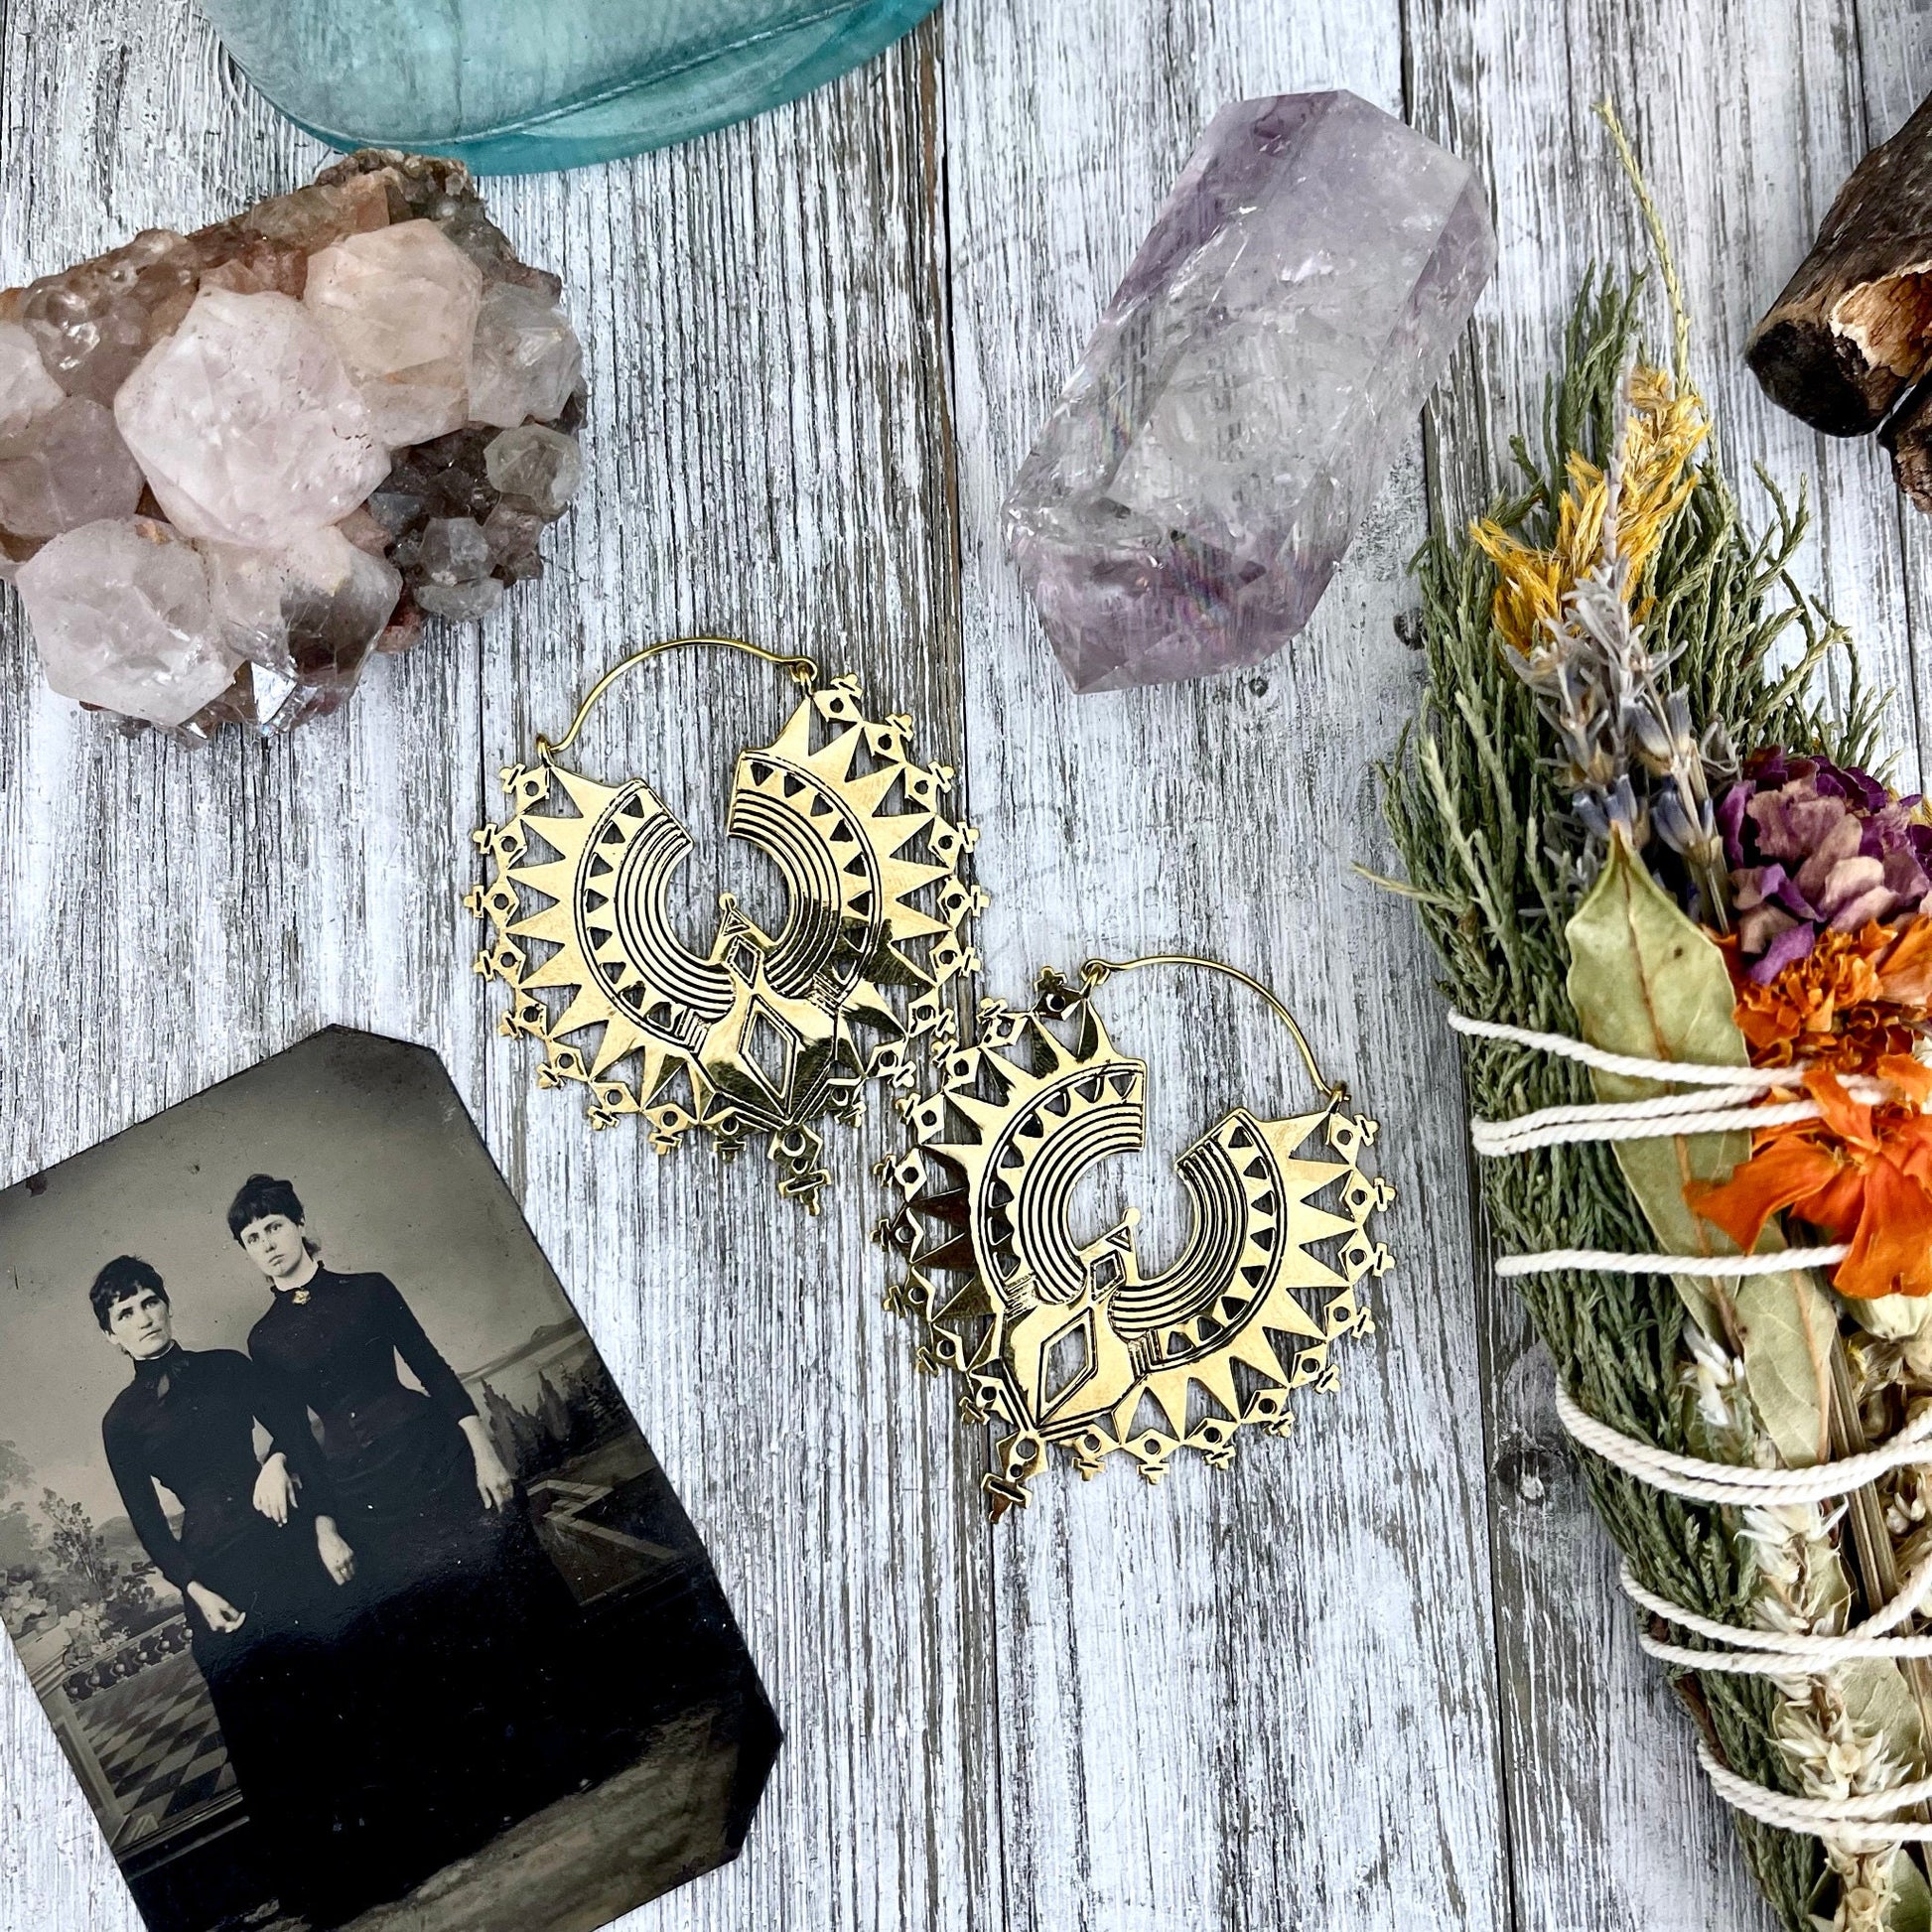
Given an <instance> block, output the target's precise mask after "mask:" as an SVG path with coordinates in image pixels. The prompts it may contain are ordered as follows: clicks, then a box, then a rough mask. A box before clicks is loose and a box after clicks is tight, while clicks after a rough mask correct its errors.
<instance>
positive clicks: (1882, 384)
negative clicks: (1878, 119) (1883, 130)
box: [1744, 98, 1932, 436]
mask: <svg viewBox="0 0 1932 1932" xmlns="http://www.w3.org/2000/svg"><path fill="white" fill-rule="evenodd" d="M1744 357H1745V360H1746V361H1748V362H1749V363H1750V365H1751V367H1752V369H1753V370H1754V371H1755V372H1756V374H1757V379H1758V380H1759V381H1760V382H1761V383H1762V384H1763V385H1764V389H1765V393H1766V394H1768V395H1769V396H1770V398H1771V400H1772V401H1773V402H1775V403H1776V404H1778V406H1779V407H1780V408H1783V409H1788V410H1790V412H1791V413H1792V414H1793V415H1794V416H1797V417H1800V418H1802V419H1803V420H1804V421H1805V422H1807V423H1810V424H1811V425H1812V426H1813V427H1814V428H1815V429H1821V430H1824V431H1825V432H1827V434H1829V435H1832V436H1863V435H1864V434H1866V433H1867V432H1868V431H1870V430H1874V429H1876V428H1877V427H1878V425H1879V424H1880V423H1881V422H1882V421H1883V420H1884V418H1885V415H1886V413H1887V412H1888V411H1889V410H1890V409H1891V407H1892V405H1893V404H1894V403H1896V402H1897V401H1898V399H1899V397H1900V396H1902V395H1904V393H1905V392H1906V390H1907V389H1909V388H1910V387H1911V385H1912V384H1913V383H1914V382H1916V381H1917V380H1918V379H1919V377H1920V376H1922V375H1924V374H1925V373H1926V372H1927V369H1928V368H1932V98H1928V99H1926V100H1923V101H1921V102H1920V103H1919V105H1918V108H1917V109H1916V111H1915V112H1914V113H1913V115H1912V117H1911V119H1910V120H1908V121H1907V122H1906V123H1905V125H1904V126H1903V127H1901V128H1900V129H1899V130H1898V132H1897V133H1896V134H1894V135H1893V136H1892V137H1891V139H1890V140H1889V141H1887V142H1885V144H1884V145H1883V146H1882V147H1877V148H1874V149H1872V151H1871V152H1870V153H1869V154H1868V155H1866V156H1865V158H1864V159H1863V161H1862V162H1860V163H1859V165H1858V167H1857V168H1856V169H1855V170H1854V171H1853V174H1852V177H1851V179H1850V180H1849V181H1848V182H1847V183H1846V184H1845V186H1844V187H1843V188H1842V189H1841V190H1840V191H1839V195H1838V199H1837V200H1836V201H1835V202H1834V203H1833V204H1832V207H1831V212H1830V213H1829V214H1827V215H1826V217H1825V223H1824V226H1823V227H1822V228H1820V229H1819V231H1818V239H1817V240H1816V241H1815V242H1814V243H1813V244H1812V248H1811V252H1810V254H1808V255H1807V256H1806V257H1805V258H1804V260H1803V261H1802V262H1800V263H1799V264H1798V271H1797V273H1796V274H1795V275H1793V276H1792V278H1791V280H1790V281H1789V282H1787V283H1786V284H1785V287H1784V292H1783V294H1781V295H1780V296H1779V297H1778V299H1777V300H1776V301H1775V302H1774V303H1772V305H1771V307H1770V309H1769V310H1768V311H1767V312H1766V314H1765V316H1764V318H1763V320H1762V321H1761V322H1759V323H1758V325H1757V327H1756V328H1755V329H1754V330H1752V332H1751V338H1750V341H1749V343H1748V344H1747V345H1746V346H1745V349H1744Z"/></svg>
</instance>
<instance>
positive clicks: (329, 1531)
mask: <svg viewBox="0 0 1932 1932" xmlns="http://www.w3.org/2000/svg"><path fill="white" fill-rule="evenodd" d="M89 1299H90V1301H91V1302H92V1304H93V1311H94V1316H95V1319H96V1320H98V1321H99V1323H100V1326H101V1331H102V1333H104V1334H105V1335H106V1336H107V1338H108V1340H109V1341H111V1342H112V1343H113V1344H114V1345H115V1347H117V1348H119V1349H120V1350H121V1351H122V1353H124V1354H125V1355H126V1356H127V1357H128V1358H129V1360H130V1361H132V1362H133V1364H134V1379H133V1381H132V1382H130V1383H129V1384H128V1386H127V1387H126V1388H124V1389H123V1390H122V1391H121V1392H120V1394H119V1395H117V1396H116V1397H115V1398H114V1401H113V1403H112V1404H111V1405H110V1407H109V1408H108V1411H107V1414H106V1415H105V1417H103V1418H102V1421H101V1441H102V1444H103V1446H104V1447H105V1449H106V1451H107V1462H108V1466H109V1467H110V1468H111V1469H112V1470H113V1472H114V1481H115V1483H116V1484H117V1485H118V1486H119V1489H120V1492H121V1501H122V1503H123V1504H124V1505H125V1506H126V1509H127V1514H128V1520H129V1521H130V1522H131V1523H132V1524H133V1525H134V1530H135V1534H136V1535H138V1536H139V1537H140V1539H141V1544H142V1547H143V1548H144V1549H145V1550H146V1551H147V1553H148V1555H149V1557H150V1558H152V1559H153V1562H154V1565H155V1568H156V1569H157V1570H159V1571H160V1573H161V1574H162V1576H163V1577H165V1578H166V1579H167V1580H168V1582H169V1583H170V1584H172V1585H173V1586H174V1587H176V1588H177V1589H179V1590H180V1591H181V1593H182V1600H183V1602H184V1604H185V1606H186V1609H187V1613H188V1627H189V1638H190V1647H191V1649H192V1651H193V1654H194V1658H195V1662H196V1663H197V1664H198V1665H199V1666H200V1668H201V1672H202V1675H203V1677H204V1678H206V1679H207V1689H208V1697H209V1700H210V1701H211V1702H212V1704H213V1706H214V1715H215V1717H216V1718H217V1719H218V1720H219V1721H220V1725H221V1735H222V1739H223V1741H224V1742H225V1744H226V1745H227V1751H228V1761H229V1762H230V1764H231V1765H232V1766H233V1767H234V1774H235V1783H236V1785H237V1786H238V1787H239V1789H240V1791H241V1795H242V1799H243V1801H244V1803H245V1804H246V1805H247V1808H248V1816H249V1820H250V1822H251V1824H252V1825H253V1827H254V1829H255V1832H256V1834H257V1836H258V1839H259V1841H260V1844H261V1847H262V1850H263V1853H264V1863H265V1864H266V1866H267V1870H268V1875H269V1877H270V1879H271V1881H272V1882H273V1884H274V1885H275V1887H276V1889H277V1890H278V1892H279V1893H280V1895H281V1900H282V1903H283V1904H284V1905H285V1906H292V1907H295V1908H297V1909H304V1910H308V1909H317V1910H319V1909H320V1905H319V1901H320V1900H321V1899H323V1897H324V1896H325V1895H326V1894H327V1892H328V1890H329V1871H330V1866H331V1863H332V1862H333V1859H334V1857H335V1852H336V1847H335V1845H334V1843H333V1833H332V1831H331V1820H332V1804H331V1792H330V1787H331V1785H332V1783H333V1774H332V1768H331V1767H332V1761H333V1755H334V1753H333V1748H332V1745H331V1735H332V1732H333V1716H332V1711H331V1703H332V1700H331V1697H330V1694H329V1679H328V1670H327V1660H326V1656H325V1653H324V1652H323V1650H322V1647H321V1638H322V1635H323V1634H324V1632H325V1631H326V1628H327V1623H328V1612H329V1609H330V1607H331V1604H330V1598H331V1597H332V1596H334V1595H336V1594H338V1592H339V1584H340V1581H341V1580H343V1579H345V1578H346V1577H347V1576H348V1574H349V1573H350V1572H351V1570H352V1568H353V1564H352V1559H351V1558H350V1555H349V1551H348V1547H347V1545H346V1544H345V1542H344V1541H343V1538H342V1537H341V1535H340V1534H339V1533H338V1531H337V1529H336V1525H335V1523H334V1521H333V1519H332V1517H331V1515H330V1513H329V1509H328V1498H327V1495H326V1492H325V1489H324V1486H323V1485H322V1484H321V1483H320V1482H319V1481H317V1482H315V1483H314V1484H313V1486H308V1487H305V1488H304V1489H303V1490H302V1491H301V1492H300V1493H299V1495H298V1492H297V1488H296V1484H295V1482H294V1481H293V1480H292V1479H291V1476H290V1467H289V1465H290V1461H291V1459H292V1457H293V1456H294V1455H296V1454H298V1453H299V1450H300V1449H301V1446H302V1444H304V1443H309V1442H312V1441H313V1438H312V1437H311V1436H310V1433H309V1423H308V1418H307V1416H306V1415H304V1414H303V1412H302V1410H301V1408H300V1406H299V1405H291V1404H289V1403H288V1402H286V1401H284V1400H280V1399H278V1397H277V1395H276V1394H275V1392H274V1391H273V1390H272V1389H271V1388H270V1387H269V1386H268V1385H267V1383H266V1382H265V1381H264V1379H263V1378H262V1377H261V1375H260V1374H259V1373H258V1372H257V1370H256V1368H255V1366H254V1364H253V1363H252V1362H251V1361H249V1359H248V1357H247V1356H246V1355H237V1354H235V1353H234V1352H233V1351H232V1350H231V1349H226V1348H212V1349H202V1350H190V1349H186V1348H184V1347H182V1345H181V1344H180V1343H179V1342H178V1341H176V1340H175V1338H174V1317H173V1310H172V1307H171V1305H170V1302H169V1298H168V1290H167V1288H166V1286H165V1285H164V1284H163V1282H162V1279H161V1276H160V1275H159V1274H158V1273H157V1272H156V1271H155V1269H154V1268H153V1267H151V1266H150V1265H149V1264H148V1263H147V1262H145V1261H141V1260H139V1259H137V1258H136V1257H135V1256H133V1255H122V1256H120V1257H119V1258H118V1259H116V1260H114V1261H110V1262H109V1263H108V1264H107V1266H106V1267H105V1268H103V1269H102V1270H101V1271H100V1273H99V1274H98V1275H97V1276H96V1277H95V1279H94V1284H93V1288H92V1290H91V1291H90V1295H89ZM258 1422H259V1423H260V1424H261V1426H262V1427H263V1428H264V1429H265V1430H266V1431H267V1432H268V1435H269V1438H270V1442H271V1449H270V1453H269V1455H268V1458H267V1460H266V1461H264V1462H262V1463H261V1464H260V1465H259V1467H258V1466H257V1464H256V1460H255V1434H254V1432H255V1425H256V1423H258ZM157 1483H158V1484H160V1485H161V1486H162V1487H164V1488H166V1489H167V1490H169V1491H170V1492H171V1493H172V1494H173V1495H174V1497H175V1499H176V1500H177V1501H178V1502H179V1503H180V1504H181V1507H182V1511H183V1515H182V1524H181V1533H180V1535H179V1536H177V1535H176V1533H175V1531H174V1530H173V1528H171V1527H170V1525H169V1521H168V1518H167V1515H166V1514H165V1512H164V1511H163V1509H162V1506H161V1500H160V1497H159V1495H158V1494H157V1493H156V1484H157Z"/></svg>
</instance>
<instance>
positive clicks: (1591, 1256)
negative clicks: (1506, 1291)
mask: <svg viewBox="0 0 1932 1932" xmlns="http://www.w3.org/2000/svg"><path fill="white" fill-rule="evenodd" d="M1851 1252H1852V1247H1851V1244H1850V1243H1849V1242H1846V1241H1838V1242H1834V1243H1833V1244H1832V1245H1831V1246H1830V1247H1828V1248H1778V1249H1775V1250H1773V1251H1772V1252H1770V1253H1768V1254H1760V1255H1626V1254H1623V1253H1621V1252H1620V1251H1619V1250H1617V1249H1615V1248H1551V1249H1549V1250H1548V1251H1546V1252H1545V1253H1543V1254H1535V1255H1503V1256H1500V1257H1499V1258H1498V1260H1497V1262H1496V1273H1497V1274H1498V1275H1501V1276H1505V1277H1508V1276H1514V1275H1561V1274H1566V1273H1570V1272H1572V1271H1574V1272H1576V1273H1577V1274H1580V1275H1698V1276H1703V1277H1705V1278H1707V1279H1709V1280H1711V1281H1744V1280H1748V1279H1749V1278H1750V1277H1751V1276H1753V1275H1785V1274H1789V1273H1790V1272H1791V1271H1792V1270H1793V1269H1797V1268H1836V1267H1837V1266H1838V1264H1839V1263H1840V1262H1841V1261H1843V1260H1844V1259H1845V1257H1846V1256H1847V1255H1849V1254H1850V1253H1851Z"/></svg>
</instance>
